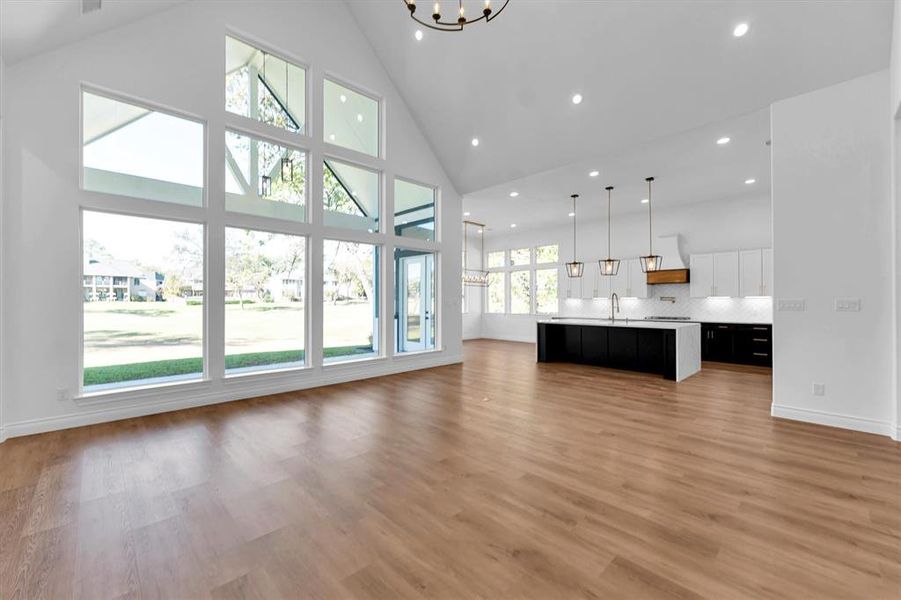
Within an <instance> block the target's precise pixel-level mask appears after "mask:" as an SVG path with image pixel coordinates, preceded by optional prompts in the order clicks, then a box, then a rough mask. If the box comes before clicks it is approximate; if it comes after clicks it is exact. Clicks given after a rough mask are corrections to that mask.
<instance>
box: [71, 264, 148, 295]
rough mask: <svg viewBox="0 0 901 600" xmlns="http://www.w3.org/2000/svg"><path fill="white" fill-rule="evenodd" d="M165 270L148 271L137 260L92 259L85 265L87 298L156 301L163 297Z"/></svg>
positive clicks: (84, 281) (84, 286)
mask: <svg viewBox="0 0 901 600" xmlns="http://www.w3.org/2000/svg"><path fill="white" fill-rule="evenodd" d="M163 281H164V276H163V274H162V273H156V272H147V271H146V270H144V269H142V268H141V267H140V266H138V265H137V264H135V263H133V262H128V261H122V260H108V261H99V260H90V261H88V263H87V264H85V266H84V280H83V282H82V292H83V295H84V301H85V302H125V301H127V300H138V301H145V302H156V301H161V300H162V299H163V291H162V290H163Z"/></svg>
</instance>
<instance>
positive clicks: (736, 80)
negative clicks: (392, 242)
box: [347, 0, 892, 193]
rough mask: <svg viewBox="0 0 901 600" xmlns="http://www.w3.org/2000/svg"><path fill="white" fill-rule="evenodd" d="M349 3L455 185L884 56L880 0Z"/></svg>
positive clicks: (555, 161)
mask: <svg viewBox="0 0 901 600" xmlns="http://www.w3.org/2000/svg"><path fill="white" fill-rule="evenodd" d="M347 2H348V4H349V6H350V8H351V11H352V13H353V15H354V16H355V18H356V20H357V22H358V24H359V26H360V28H361V29H362V31H363V32H364V34H365V35H366V36H367V37H368V38H369V40H370V42H371V44H372V46H373V48H374V50H375V52H376V53H377V54H378V56H379V57H380V58H381V60H382V62H383V63H384V65H385V67H386V68H387V70H388V72H389V74H390V75H391V77H392V78H393V80H394V82H395V84H396V85H397V86H398V88H399V89H400V91H401V94H402V95H403V97H404V98H405V99H406V101H407V103H408V104H409V107H410V109H411V110H412V112H413V114H414V116H415V118H416V119H417V120H418V121H419V123H420V125H421V127H422V129H423V131H424V133H425V135H426V137H427V138H428V139H429V141H430V143H431V144H432V146H433V147H434V149H435V151H436V153H437V155H438V157H439V159H440V160H441V161H442V163H443V165H444V167H445V169H446V170H447V172H448V175H449V176H450V178H451V180H452V181H453V182H454V184H455V186H456V187H457V189H458V191H460V192H462V193H470V192H474V191H478V190H483V189H485V188H490V187H491V186H495V185H498V184H501V183H505V182H510V181H515V180H518V179H520V178H523V177H529V176H532V175H534V174H536V173H540V172H544V171H547V170H551V169H555V168H558V167H562V166H565V165H570V164H574V163H579V162H581V161H584V160H586V159H590V158H592V157H604V156H609V155H611V154H615V153H618V152H622V151H624V150H625V149H628V148H632V147H637V146H640V145H641V144H644V143H646V142H648V141H650V140H653V139H657V138H661V137H666V136H670V135H672V134H675V133H678V132H682V131H686V130H689V129H692V128H695V127H698V126H701V125H705V124H708V123H714V122H719V121H723V120H727V119H729V118H731V117H736V116H740V115H745V114H748V113H752V112H754V111H755V110H758V109H761V108H764V107H766V106H768V105H769V104H770V103H772V102H773V101H775V100H778V99H782V98H786V97H790V96H793V95H797V94H799V93H803V92H805V91H809V90H813V89H817V88H820V87H824V86H826V85H830V84H833V83H837V82H840V81H844V80H847V79H850V78H853V77H856V76H859V75H863V74H865V73H870V72H873V71H876V70H879V69H882V68H885V67H887V65H888V61H889V49H890V44H891V22H892V18H891V16H892V3H891V2H885V1H881V0H875V1H872V0H830V1H822V2H815V1H804V2H801V1H797V2H793V1H788V0H786V1H782V2H760V1H745V0H730V1H722V2H698V1H696V0H691V1H683V0H667V1H616V0H605V1H603V2H600V1H598V2H593V1H588V0H585V1H581V2H576V1H557V0H533V1H526V0H511V1H510V3H509V6H508V7H507V8H506V10H505V11H504V13H503V14H501V15H499V16H498V18H497V19H495V20H494V21H493V22H491V23H490V24H485V23H480V24H476V25H473V26H471V27H470V28H467V30H465V31H463V32H459V33H443V32H436V31H432V30H430V29H426V28H423V27H421V26H418V25H416V24H415V23H414V22H413V21H412V20H411V19H410V18H409V16H408V12H407V9H406V8H405V6H404V4H403V0H347ZM448 4H451V5H456V4H457V3H456V2H447V1H445V2H442V5H443V6H446V5H448ZM464 4H465V5H466V6H469V7H470V9H469V10H467V12H468V13H471V12H472V11H478V10H479V7H480V6H481V4H482V3H481V2H476V1H475V0H467V1H466V2H465V3H464ZM498 4H499V2H498V0H495V1H494V5H495V6H496V5H498ZM420 5H421V6H422V7H425V8H424V9H423V8H421V10H424V11H425V12H427V13H430V12H431V10H430V8H431V3H430V2H423V1H420ZM451 8H452V7H451V6H447V7H446V9H447V10H450V9H451ZM739 22H748V23H749V24H750V32H749V33H748V34H747V35H746V36H744V37H742V38H735V37H733V35H732V30H733V27H734V26H735V24H737V23H739ZM417 29H422V30H423V33H424V35H423V39H422V40H421V41H417V40H416V39H415V38H414V33H415V31H416V30H417ZM576 92H578V93H581V94H582V96H583V98H584V100H583V102H582V103H581V104H579V105H578V106H577V105H574V104H573V103H572V102H571V97H572V96H573V94H574V93H576ZM388 110H389V118H390V107H388ZM473 137H478V138H479V140H480V144H479V146H478V147H473V146H472V145H471V144H470V140H471V139H472V138H473Z"/></svg>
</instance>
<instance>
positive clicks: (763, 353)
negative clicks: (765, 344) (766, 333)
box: [754, 352, 769, 356]
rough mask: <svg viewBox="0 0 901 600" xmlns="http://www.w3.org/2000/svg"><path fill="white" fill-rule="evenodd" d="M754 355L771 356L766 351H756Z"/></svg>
mask: <svg viewBox="0 0 901 600" xmlns="http://www.w3.org/2000/svg"><path fill="white" fill-rule="evenodd" d="M754 356H769V354H767V353H766V352H755V353H754Z"/></svg>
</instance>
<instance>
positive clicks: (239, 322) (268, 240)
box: [225, 227, 306, 373]
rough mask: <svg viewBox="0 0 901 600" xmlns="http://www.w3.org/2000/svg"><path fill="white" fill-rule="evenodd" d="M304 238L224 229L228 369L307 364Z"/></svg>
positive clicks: (233, 370)
mask: <svg viewBox="0 0 901 600" xmlns="http://www.w3.org/2000/svg"><path fill="white" fill-rule="evenodd" d="M305 264H306V239H305V238H303V237H300V236H295V235H283V234H276V233H266V232H262V231H253V230H248V229H235V228H230V227H229V228H226V230H225V370H226V373H242V372H247V371H253V370H260V369H273V368H285V367H296V366H301V365H303V364H304V362H305V359H306V355H305V352H304V346H305V345H304V332H305V330H306V327H305V321H304V312H305V306H306V293H305V289H306V288H305V285H306V269H305Z"/></svg>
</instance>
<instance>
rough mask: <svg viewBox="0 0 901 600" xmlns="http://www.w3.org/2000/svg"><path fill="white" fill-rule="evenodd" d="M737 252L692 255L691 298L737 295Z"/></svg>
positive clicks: (690, 265)
mask: <svg viewBox="0 0 901 600" xmlns="http://www.w3.org/2000/svg"><path fill="white" fill-rule="evenodd" d="M738 265H739V257H738V252H717V253H714V254H692V255H691V259H690V264H689V268H690V269H691V281H690V284H689V285H690V292H689V293H690V294H691V297H692V298H706V297H708V296H738V295H739V287H740V286H739V276H738V275H739V266H738Z"/></svg>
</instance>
